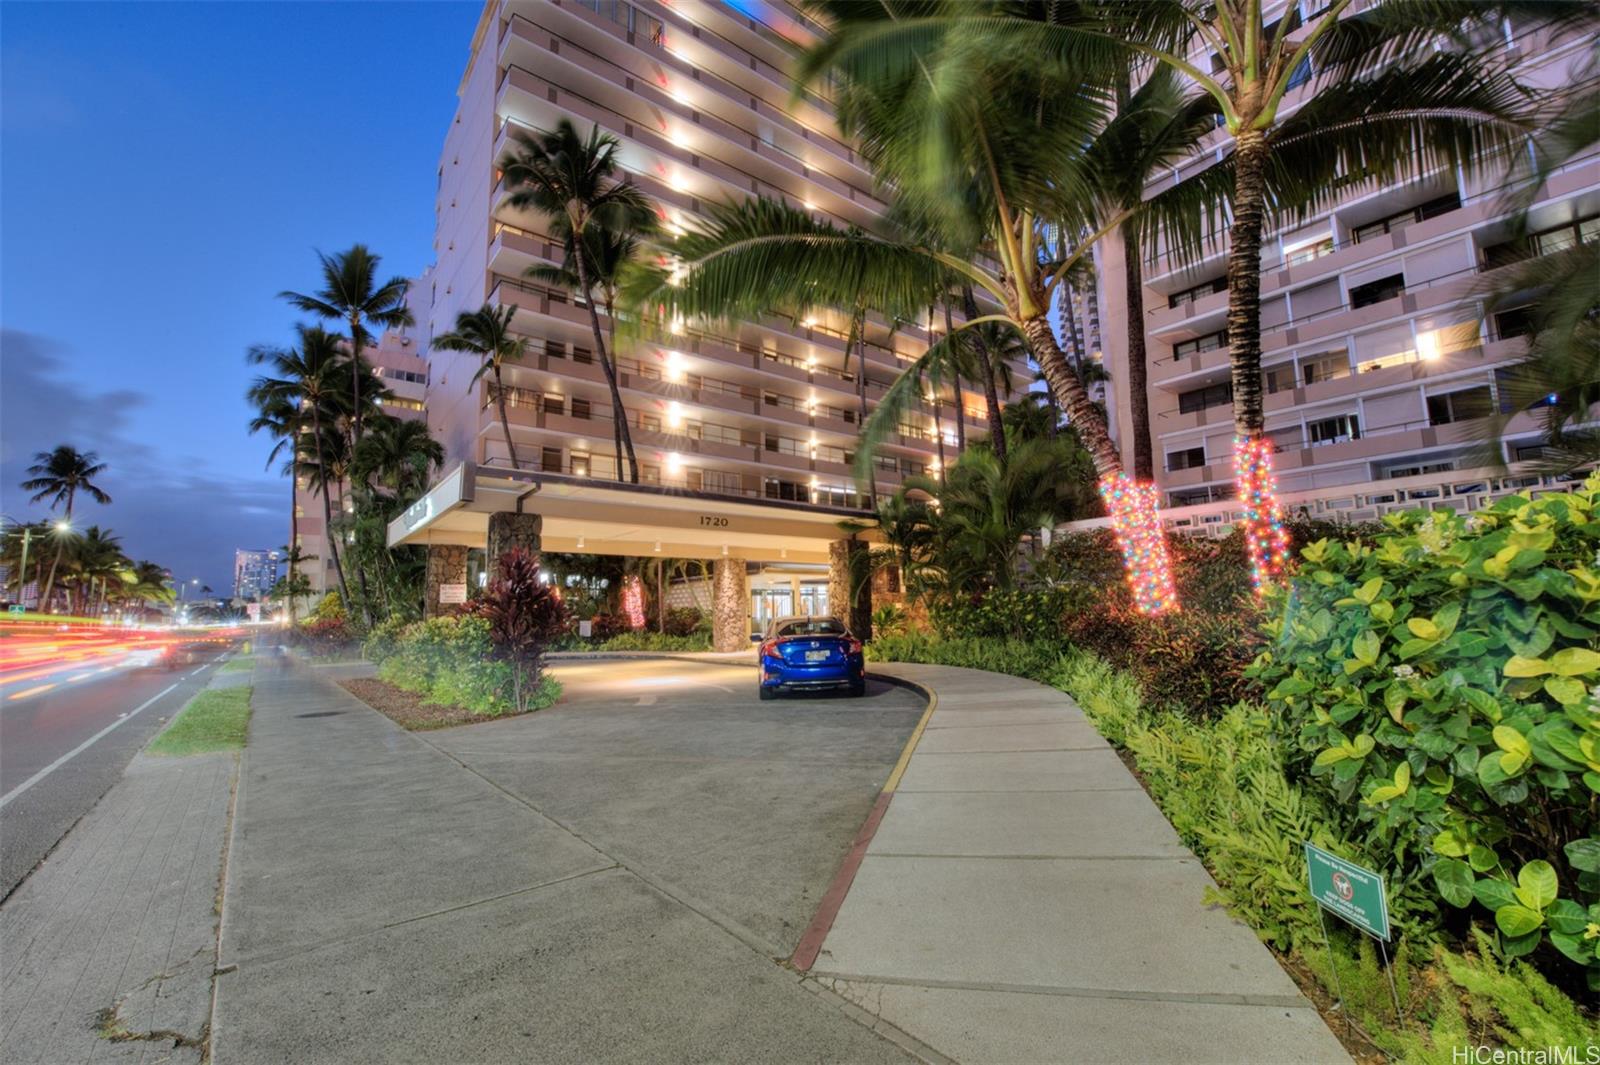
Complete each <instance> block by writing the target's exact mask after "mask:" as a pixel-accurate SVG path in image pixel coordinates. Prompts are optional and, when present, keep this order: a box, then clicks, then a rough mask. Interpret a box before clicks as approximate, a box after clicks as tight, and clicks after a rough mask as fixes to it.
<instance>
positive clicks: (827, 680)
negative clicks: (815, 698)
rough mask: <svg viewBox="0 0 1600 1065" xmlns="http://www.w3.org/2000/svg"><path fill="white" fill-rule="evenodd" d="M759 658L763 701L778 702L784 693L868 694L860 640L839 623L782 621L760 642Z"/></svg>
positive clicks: (824, 619) (806, 619)
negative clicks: (839, 690)
mask: <svg viewBox="0 0 1600 1065" xmlns="http://www.w3.org/2000/svg"><path fill="white" fill-rule="evenodd" d="M758 657H759V659H760V663H761V678H760V691H761V698H763V699H776V698H777V697H778V693H779V692H781V691H784V690H794V691H799V690H802V689H806V690H814V689H821V688H843V689H845V690H846V691H848V692H849V693H850V694H851V695H862V694H865V692H866V690H867V665H866V656H865V655H864V654H863V653H862V650H861V641H860V640H858V639H856V638H855V637H854V636H852V635H850V630H849V629H847V628H845V627H844V623H843V622H841V621H840V620H839V619H838V618H830V617H792V618H778V619H777V620H775V621H774V622H773V623H772V624H771V626H769V627H768V629H767V634H766V636H764V637H762V638H761V652H760V654H759V656H758Z"/></svg>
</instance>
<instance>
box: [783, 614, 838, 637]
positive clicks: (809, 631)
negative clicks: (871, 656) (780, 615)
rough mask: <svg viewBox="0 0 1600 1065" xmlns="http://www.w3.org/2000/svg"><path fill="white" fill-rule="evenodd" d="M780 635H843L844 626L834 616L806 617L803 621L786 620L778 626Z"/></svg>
mask: <svg viewBox="0 0 1600 1065" xmlns="http://www.w3.org/2000/svg"><path fill="white" fill-rule="evenodd" d="M778 635H779V636H780V637H781V636H843V635H844V626H843V625H841V624H839V623H838V622H837V621H835V620H834V619H833V618H805V619H804V620H801V621H786V622H784V623H783V624H782V625H779V626H778Z"/></svg>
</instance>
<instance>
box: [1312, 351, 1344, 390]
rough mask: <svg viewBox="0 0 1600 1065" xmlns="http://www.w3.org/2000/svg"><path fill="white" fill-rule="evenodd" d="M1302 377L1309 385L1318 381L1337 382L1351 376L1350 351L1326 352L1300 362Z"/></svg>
mask: <svg viewBox="0 0 1600 1065" xmlns="http://www.w3.org/2000/svg"><path fill="white" fill-rule="evenodd" d="M1300 375H1301V377H1302V378H1303V379H1304V380H1305V383H1306V384H1308V385H1314V384H1316V383H1317V382H1318V381H1337V380H1338V379H1339V378H1341V377H1349V376H1350V353H1349V352H1348V351H1324V352H1322V353H1321V354H1318V355H1311V356H1308V357H1306V358H1303V359H1301V360H1300Z"/></svg>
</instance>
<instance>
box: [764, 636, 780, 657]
mask: <svg viewBox="0 0 1600 1065" xmlns="http://www.w3.org/2000/svg"><path fill="white" fill-rule="evenodd" d="M761 657H762V658H777V657H778V641H777V640H768V641H766V642H765V643H763V644H762V645H761Z"/></svg>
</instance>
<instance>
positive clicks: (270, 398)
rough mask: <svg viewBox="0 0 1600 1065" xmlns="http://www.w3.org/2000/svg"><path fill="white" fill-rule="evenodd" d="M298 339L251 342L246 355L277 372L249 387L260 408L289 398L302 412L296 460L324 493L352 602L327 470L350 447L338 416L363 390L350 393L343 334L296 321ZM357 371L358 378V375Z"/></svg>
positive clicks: (326, 517)
mask: <svg viewBox="0 0 1600 1065" xmlns="http://www.w3.org/2000/svg"><path fill="white" fill-rule="evenodd" d="M295 332H296V335H297V336H298V338H299V345H298V346H297V347H292V348H275V347H271V346H267V345H257V346H255V347H252V348H251V349H250V351H249V352H248V354H247V356H246V358H247V359H248V360H249V361H250V362H251V363H254V364H257V365H261V364H265V365H267V366H269V367H270V368H271V370H272V373H273V374H274V375H275V376H262V377H257V378H256V379H255V381H254V382H253V383H252V384H251V386H250V391H249V393H248V396H249V399H250V402H251V403H253V404H254V405H255V407H256V409H257V410H262V411H281V409H282V405H284V404H287V405H289V406H290V407H292V408H293V409H295V410H298V411H300V412H301V415H302V417H303V418H304V420H305V424H304V425H303V426H301V427H300V429H299V432H300V437H299V439H300V440H301V441H302V443H301V446H300V448H299V454H298V456H297V461H298V464H299V466H300V467H301V468H302V469H304V470H306V472H307V474H308V478H309V479H310V480H311V483H312V485H313V487H315V488H316V489H317V490H318V492H319V493H320V494H321V496H322V518H323V529H324V535H325V536H326V538H327V541H328V553H329V555H330V556H331V557H332V559H333V569H334V573H335V574H337V575H338V578H339V595H340V597H341V598H342V599H343V601H344V602H346V603H348V602H350V591H349V588H348V586H347V585H346V583H345V577H344V565H343V563H342V562H341V561H340V558H339V543H338V537H337V535H336V534H335V532H334V528H333V503H332V501H331V499H330V498H329V495H330V492H329V488H330V484H337V483H338V482H337V481H330V479H329V478H328V477H327V476H326V474H327V472H328V471H329V469H330V468H331V467H332V465H333V464H334V458H335V456H334V455H333V454H332V452H333V451H334V450H335V449H337V450H339V451H343V450H345V449H346V448H347V447H348V443H347V441H346V440H345V439H344V434H343V432H342V431H341V430H340V427H339V420H340V419H341V418H342V417H344V416H346V413H347V412H348V411H349V403H350V400H351V399H353V398H354V397H355V396H357V395H360V394H361V393H360V385H359V384H358V385H356V386H355V389H354V390H352V391H351V392H350V393H348V394H346V393H344V392H343V390H342V384H341V382H342V379H343V377H344V375H345V373H346V372H347V371H346V366H347V364H348V363H349V362H350V361H351V356H350V355H349V354H347V353H346V352H345V351H343V350H341V349H340V344H339V338H338V337H337V336H336V335H334V334H333V333H329V332H328V331H327V330H325V329H323V328H322V327H321V326H306V325H301V326H296V327H295ZM360 376H361V375H360V374H359V371H358V377H357V379H358V380H359V379H360Z"/></svg>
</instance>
